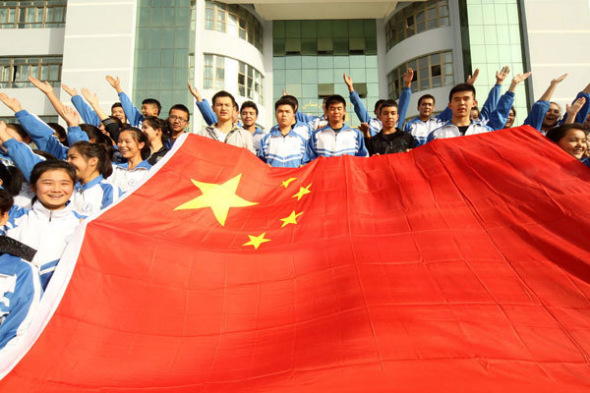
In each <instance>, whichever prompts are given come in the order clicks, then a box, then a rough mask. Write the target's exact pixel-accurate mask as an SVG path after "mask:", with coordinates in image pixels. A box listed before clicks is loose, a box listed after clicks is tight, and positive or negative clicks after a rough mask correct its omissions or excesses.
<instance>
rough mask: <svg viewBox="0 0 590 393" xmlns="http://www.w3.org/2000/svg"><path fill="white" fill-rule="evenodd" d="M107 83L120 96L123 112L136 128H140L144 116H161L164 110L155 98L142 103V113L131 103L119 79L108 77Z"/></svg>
mask: <svg viewBox="0 0 590 393" xmlns="http://www.w3.org/2000/svg"><path fill="white" fill-rule="evenodd" d="M106 79H107V82H109V84H110V85H111V87H112V88H113V89H115V91H116V92H117V94H118V95H119V101H120V102H121V105H122V106H123V111H124V112H125V116H126V117H127V120H128V121H129V124H131V125H132V126H134V127H137V126H140V125H141V122H142V121H143V118H144V116H156V117H158V116H159V115H160V111H161V110H162V105H160V102H159V101H158V100H156V99H155V98H146V99H145V100H143V101H142V102H141V112H140V111H139V110H137V108H136V107H135V106H134V105H133V103H132V102H131V99H129V97H128V96H127V94H125V92H124V91H123V89H122V88H121V81H120V80H119V77H116V78H115V77H112V76H110V75H107V77H106Z"/></svg>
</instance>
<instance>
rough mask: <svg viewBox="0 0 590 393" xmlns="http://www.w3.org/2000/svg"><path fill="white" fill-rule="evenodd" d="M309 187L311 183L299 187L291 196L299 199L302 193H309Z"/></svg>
mask: <svg viewBox="0 0 590 393" xmlns="http://www.w3.org/2000/svg"><path fill="white" fill-rule="evenodd" d="M309 187H311V184H309V185H308V186H307V187H299V192H298V193H297V194H295V195H293V198H297V200H298V201H300V200H301V198H303V196H304V195H306V194H309V193H310V192H311V191H309Z"/></svg>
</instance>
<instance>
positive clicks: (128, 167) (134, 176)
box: [109, 127, 152, 192]
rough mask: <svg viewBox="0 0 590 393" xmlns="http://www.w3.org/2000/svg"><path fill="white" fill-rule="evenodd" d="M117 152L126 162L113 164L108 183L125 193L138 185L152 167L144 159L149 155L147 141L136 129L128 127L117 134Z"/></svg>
mask: <svg viewBox="0 0 590 393" xmlns="http://www.w3.org/2000/svg"><path fill="white" fill-rule="evenodd" d="M117 146H118V148H119V152H120V153H121V155H122V156H123V157H124V158H125V159H126V160H127V162H125V163H122V164H119V163H113V174H112V175H111V176H110V177H109V183H111V184H113V185H115V186H117V187H119V188H120V189H121V191H123V192H127V191H129V190H130V189H132V188H133V187H135V186H136V185H137V184H139V183H140V182H141V181H142V180H143V179H144V178H145V177H146V176H147V174H148V172H149V170H150V168H151V167H152V166H151V165H150V164H149V163H148V162H147V161H145V158H147V156H148V155H149V146H148V140H147V137H146V136H145V134H144V133H143V132H142V131H141V130H140V129H138V128H135V127H129V128H127V129H125V130H123V131H122V132H121V133H120V134H119V141H118V142H117Z"/></svg>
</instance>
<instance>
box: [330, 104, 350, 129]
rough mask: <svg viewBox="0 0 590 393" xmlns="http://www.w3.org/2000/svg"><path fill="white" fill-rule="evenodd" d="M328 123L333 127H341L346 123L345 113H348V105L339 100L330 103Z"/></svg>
mask: <svg viewBox="0 0 590 393" xmlns="http://www.w3.org/2000/svg"><path fill="white" fill-rule="evenodd" d="M327 112H328V123H329V124H330V127H332V128H341V127H342V125H343V123H344V115H346V107H345V106H344V105H343V104H342V103H340V102H338V103H334V104H330V106H328V108H327Z"/></svg>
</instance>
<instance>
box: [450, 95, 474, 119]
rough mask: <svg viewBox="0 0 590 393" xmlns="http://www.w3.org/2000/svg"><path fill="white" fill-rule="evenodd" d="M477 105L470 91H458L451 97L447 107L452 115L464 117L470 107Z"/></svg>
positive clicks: (468, 113)
mask: <svg viewBox="0 0 590 393" xmlns="http://www.w3.org/2000/svg"><path fill="white" fill-rule="evenodd" d="M475 105H477V101H476V100H475V97H474V96H473V93H472V92H470V91H460V92H457V93H455V94H453V96H452V97H451V102H449V108H450V109H451V111H452V112H453V117H457V118H465V117H469V116H470V113H471V109H472V108H473V107H474V106H475Z"/></svg>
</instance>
